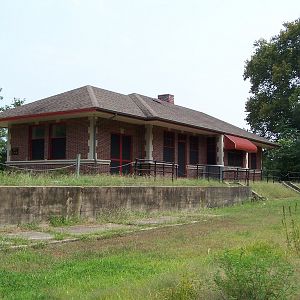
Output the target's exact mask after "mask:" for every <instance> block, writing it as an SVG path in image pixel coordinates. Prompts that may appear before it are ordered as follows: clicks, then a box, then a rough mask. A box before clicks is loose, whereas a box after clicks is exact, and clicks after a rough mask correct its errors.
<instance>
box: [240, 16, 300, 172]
mask: <svg viewBox="0 0 300 300" xmlns="http://www.w3.org/2000/svg"><path fill="white" fill-rule="evenodd" d="M283 26H284V29H283V30H281V31H280V33H279V34H278V35H276V36H274V37H272V38H271V39H270V41H267V40H265V39H261V40H259V41H256V42H255V43H254V47H255V50H254V54H253V55H252V57H251V59H250V60H247V61H246V65H245V69H244V80H247V79H249V80H250V84H251V88H250V93H251V96H250V98H249V99H248V100H247V102H246V113H247V117H246V121H247V122H248V124H249V125H250V128H251V131H252V132H254V133H257V134H259V135H261V136H263V137H267V138H269V139H271V140H273V141H275V142H277V143H278V144H279V145H280V146H281V147H280V148H278V149H273V150H271V151H267V152H266V153H265V156H264V160H265V161H264V165H265V167H267V168H271V169H278V170H280V171H281V172H282V173H286V172H288V171H300V19H297V20H295V21H293V22H288V23H285V24H283Z"/></svg>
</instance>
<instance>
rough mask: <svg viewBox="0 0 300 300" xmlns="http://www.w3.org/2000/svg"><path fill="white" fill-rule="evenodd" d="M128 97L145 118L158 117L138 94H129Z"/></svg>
mask: <svg viewBox="0 0 300 300" xmlns="http://www.w3.org/2000/svg"><path fill="white" fill-rule="evenodd" d="M128 96H129V97H130V98H131V99H132V100H133V102H134V103H135V104H136V105H137V106H138V107H139V108H140V109H141V111H142V112H143V113H144V114H145V115H146V117H147V118H148V117H157V116H158V115H157V114H156V112H155V111H154V110H153V109H152V108H151V107H150V106H149V105H148V104H147V102H146V101H145V100H144V99H143V98H142V97H141V96H140V95H139V94H137V93H132V94H129V95H128ZM137 100H138V101H137Z"/></svg>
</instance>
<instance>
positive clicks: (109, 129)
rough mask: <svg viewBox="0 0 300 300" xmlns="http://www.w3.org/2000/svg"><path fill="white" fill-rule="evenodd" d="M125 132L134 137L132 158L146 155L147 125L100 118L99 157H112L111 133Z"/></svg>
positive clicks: (97, 150)
mask: <svg viewBox="0 0 300 300" xmlns="http://www.w3.org/2000/svg"><path fill="white" fill-rule="evenodd" d="M112 133H117V134H120V133H121V134H125V135H130V136H131V137H132V142H131V143H132V159H133V160H134V159H136V158H144V157H145V127H144V126H143V125H135V124H128V123H124V122H119V121H115V120H109V119H98V121H97V133H96V136H97V141H98V145H97V147H96V152H97V158H98V159H110V144H111V134H112Z"/></svg>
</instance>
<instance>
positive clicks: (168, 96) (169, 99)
mask: <svg viewBox="0 0 300 300" xmlns="http://www.w3.org/2000/svg"><path fill="white" fill-rule="evenodd" d="M157 98H158V99H159V100H161V101H165V102H169V103H172V104H174V95H171V94H164V95H158V96H157Z"/></svg>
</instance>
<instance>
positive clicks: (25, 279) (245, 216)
mask: <svg viewBox="0 0 300 300" xmlns="http://www.w3.org/2000/svg"><path fill="white" fill-rule="evenodd" d="M270 185H271V184H270ZM280 187H281V186H280ZM281 189H282V190H284V189H285V188H284V187H282V188H281ZM298 201H299V197H298V198H296V197H295V198H294V199H291V198H285V199H284V200H272V201H271V200H268V201H264V202H262V201H258V202H253V203H245V204H243V205H236V206H233V207H226V208H218V209H205V210H202V211H193V212H181V214H182V215H183V214H185V215H186V217H187V218H189V216H192V217H190V218H191V219H193V220H194V219H197V220H198V222H197V223H193V224H189V225H182V226H173V227H171V226H169V227H161V228H160V227H158V228H157V229H155V230H146V231H137V232H133V233H130V234H128V233H127V234H126V233H125V232H124V233H123V234H118V235H113V234H111V235H108V236H105V235H104V236H102V237H101V236H99V237H98V238H92V239H89V238H87V239H82V240H80V241H77V242H73V243H68V244H60V245H48V246H45V245H44V244H42V243H41V245H39V246H37V247H36V248H35V249H30V248H28V249H22V250H9V249H6V250H5V251H2V252H1V261H0V298H3V299H37V298H38V299H82V298H83V299H220V297H221V295H222V294H221V292H220V289H219V288H218V286H219V285H218V284H216V282H215V281H214V279H215V274H217V273H218V270H220V266H221V267H222V265H220V261H218V260H215V258H222V257H224V253H228V255H229V257H230V259H229V261H230V262H233V263H235V262H236V259H237V257H238V254H240V250H239V249H240V248H241V247H242V248H243V249H245V256H244V257H245V258H246V260H245V261H242V264H246V266H245V267H243V268H242V269H241V270H239V272H244V273H242V274H244V275H245V274H247V272H251V268H248V265H247V264H248V262H249V264H250V266H251V263H253V262H257V263H258V265H257V267H258V268H260V270H261V273H259V274H261V276H260V277H259V278H256V279H257V280H266V279H267V278H268V277H267V276H271V277H269V279H270V280H271V282H270V284H271V285H272V288H271V289H272V291H274V293H275V292H276V291H277V290H276V287H277V283H278V280H279V279H280V278H281V277H280V276H283V274H285V275H290V274H291V273H292V269H293V270H294V271H295V272H294V273H295V274H294V277H295V282H297V281H298V282H299V280H300V257H299V256H298V255H297V253H296V252H295V251H293V250H292V249H291V248H289V247H288V245H287V243H286V235H285V230H284V227H283V226H282V217H283V214H282V207H283V205H286V206H291V207H295V205H296V203H297V202H298ZM124 215H125V216H127V217H124ZM124 215H121V217H120V215H118V216H117V217H119V219H121V220H122V219H124V220H125V221H126V220H127V219H132V218H134V214H131V215H130V216H128V213H125V214H124ZM147 216H149V215H146V214H145V215H139V214H137V215H136V216H135V217H136V219H139V218H143V217H147ZM110 217H112V216H110ZM117 217H116V220H117ZM293 218H294V220H295V222H298V223H299V222H300V214H298V213H295V214H294V215H293ZM253 244H254V246H253ZM255 245H263V246H259V247H257V246H255ZM264 245H265V246H264ZM253 247H254V248H253ZM255 247H256V248H255ZM228 249H229V250H228ZM230 249H232V250H230ZM224 251H225V252H224ZM266 253H268V259H267V260H263V261H262V260H260V259H261V258H262V257H265V255H266ZM248 254H249V255H248ZM257 257H259V258H260V259H258V260H256V259H255V258H257ZM275 259H276V262H282V265H281V263H280V266H278V268H279V269H276V268H277V267H276V266H277V265H276V266H275V267H274V266H273V265H272V262H273V261H274V260H275ZM270 266H271V267H272V266H273V267H274V269H272V271H271V272H269V271H268V270H271V269H270V268H271V267H270ZM281 266H282V268H281ZM265 271H266V272H265ZM221 274H225V273H221ZM239 274H240V273H239ZM251 274H252V275H253V276H255V275H257V274H254V273H251ZM245 276H246V275H245ZM272 276H273V277H272ZM244 278H245V277H244ZM254 279H255V278H254ZM269 279H268V280H269ZM284 280H285V283H286V284H287V285H286V286H288V285H289V283H290V281H289V280H286V279H284ZM264 282H265V281H264ZM219 287H220V286H219ZM235 287H236V288H242V285H239V286H235ZM294 292H295V295H294V296H291V298H289V299H299V297H300V287H299V286H296V287H295V289H294ZM223 293H224V291H223ZM253 299H254V298H253ZM265 299H272V298H265Z"/></svg>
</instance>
